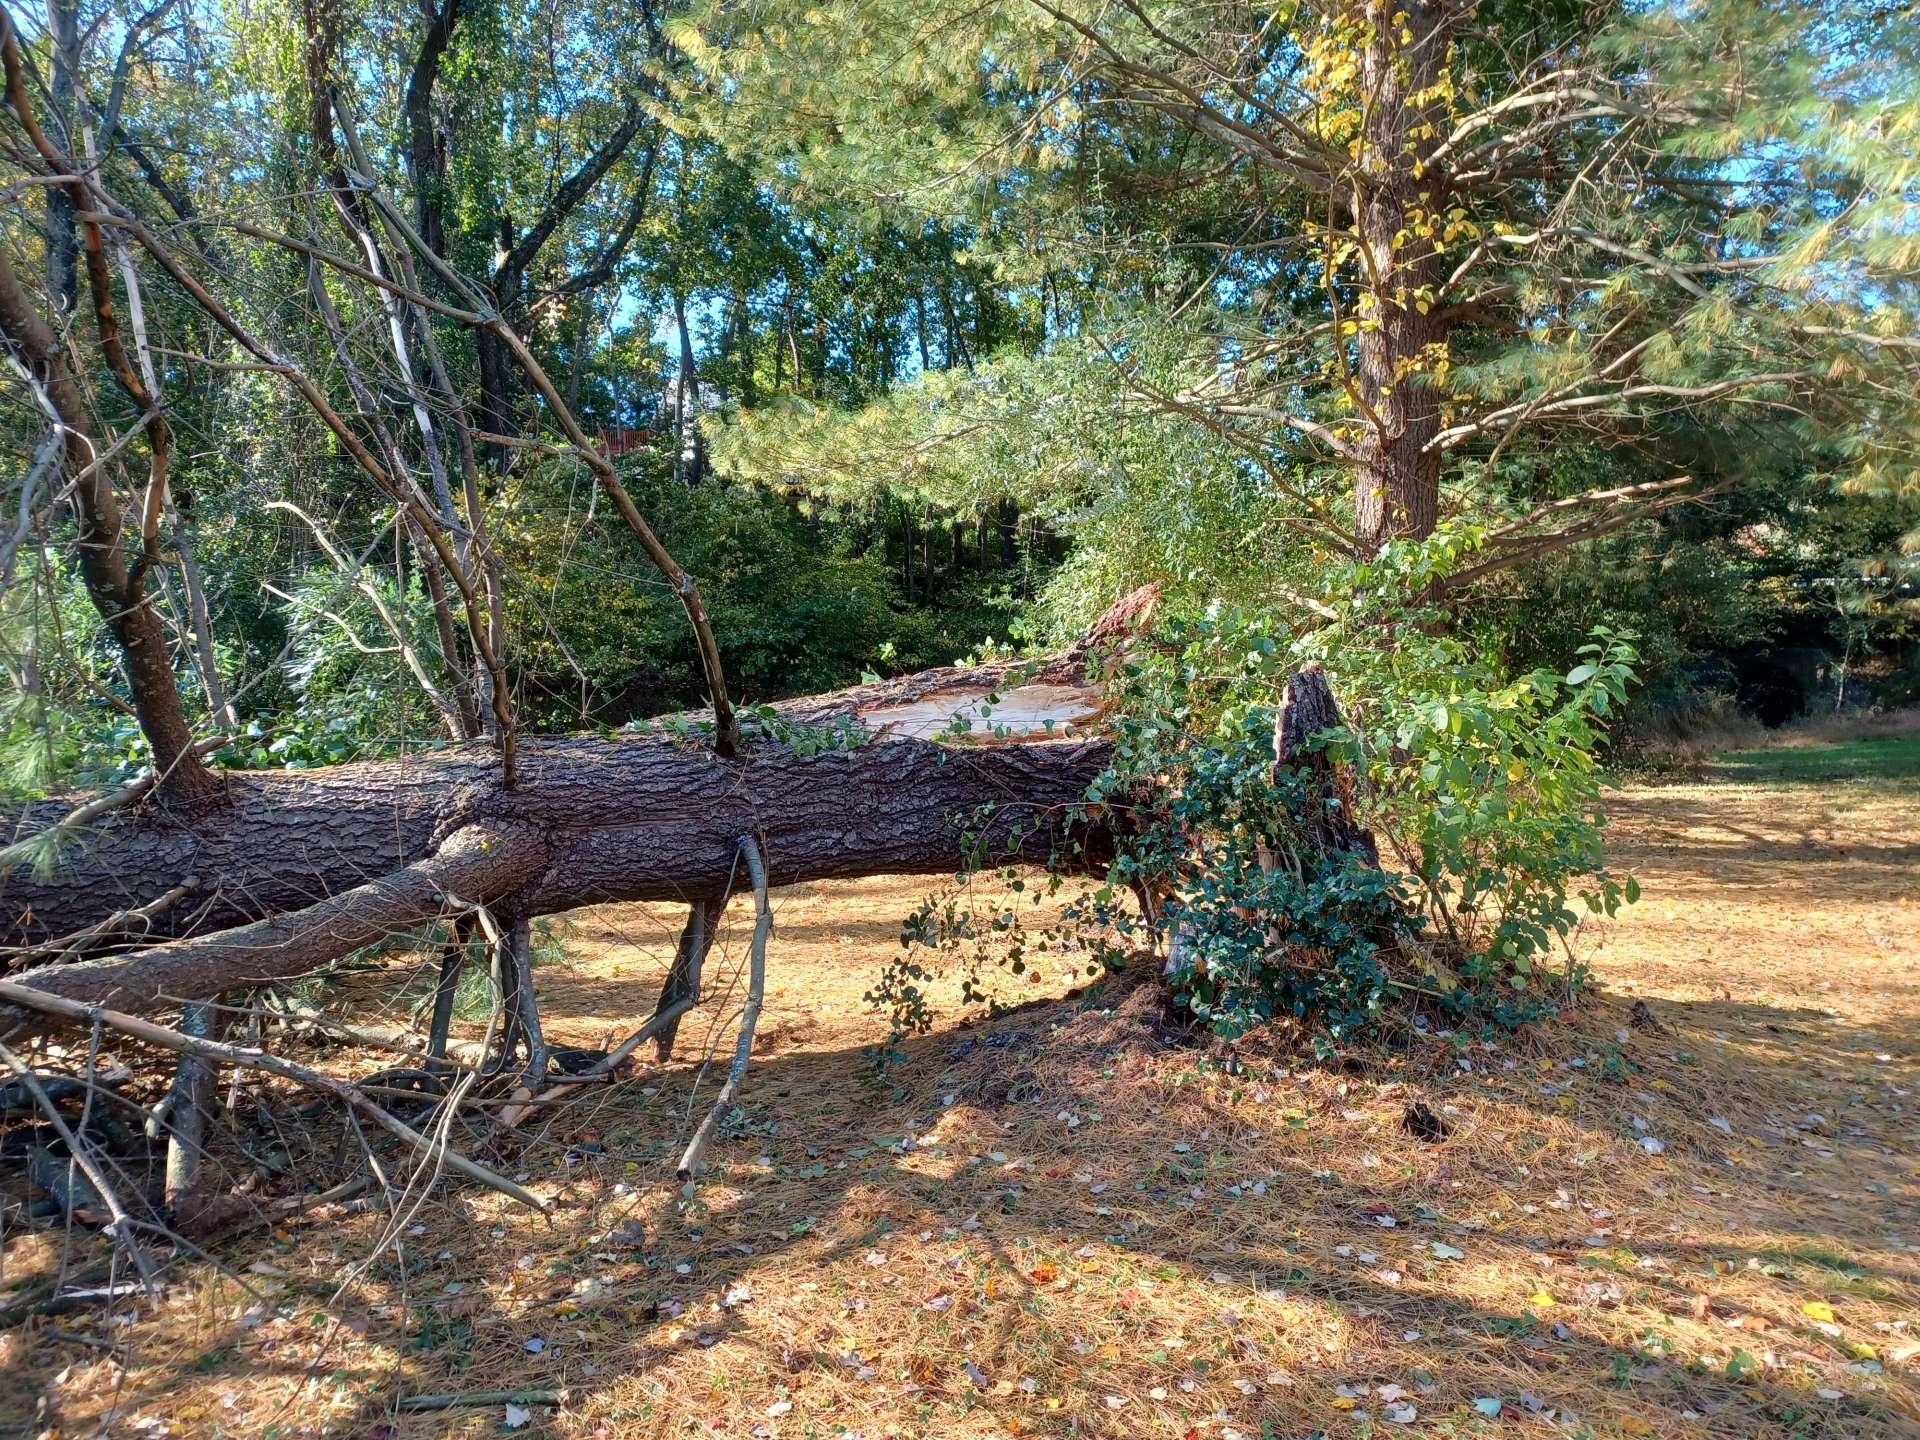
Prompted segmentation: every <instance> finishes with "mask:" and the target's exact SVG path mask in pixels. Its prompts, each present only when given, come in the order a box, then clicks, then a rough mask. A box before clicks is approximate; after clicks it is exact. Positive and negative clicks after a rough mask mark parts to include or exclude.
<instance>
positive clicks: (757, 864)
mask: <svg viewBox="0 0 1920 1440" xmlns="http://www.w3.org/2000/svg"><path fill="white" fill-rule="evenodd" d="M740 858H741V859H743V860H745V861H746V862H747V875H748V877H749V878H750V879H751V880H752V881H753V905H754V918H753V948H752V950H751V951H750V953H749V966H750V968H749V971H748V980H747V1008H746V1009H745V1010H744V1011H742V1012H741V1015H740V1034H739V1037H738V1038H737V1039H736V1040H735V1041H734V1046H733V1064H732V1066H731V1067H730V1068H729V1069H728V1071H727V1081H726V1084H724V1085H722V1086H721V1087H720V1093H719V1094H718V1095H716V1096H715V1097H714V1100H713V1108H712V1109H711V1110H709V1111H707V1118H706V1119H704V1120H702V1121H701V1122H700V1128H699V1129H697V1130H695V1131H694V1132H693V1139H692V1140H690V1141H689V1142H687V1149H686V1153H685V1154H684V1155H682V1156H681V1157H680V1166H679V1169H678V1170H677V1171H676V1174H677V1175H678V1176H679V1178H680V1179H682V1180H690V1179H692V1178H693V1175H694V1172H695V1171H696V1170H698V1169H700V1167H701V1165H702V1163H703V1162H704V1161H705V1159H706V1153H707V1146H708V1145H709V1144H711V1143H712V1141H713V1137H714V1133H715V1132H716V1131H718V1130H719V1128H720V1122H721V1121H722V1120H723V1119H725V1118H726V1115H727V1112H728V1111H729V1110H731V1109H732V1108H733V1100H734V1096H736V1095H738V1094H739V1093H740V1082H741V1080H742V1079H743V1078H745V1076H746V1073H747V1061H748V1060H749V1059H750V1058H752V1055H753V1030H754V1026H755V1025H756V1024H758V1023H759V1020H760V1006H761V1003H762V1002H763V1001H764V1000H765V999H766V994H767V936H768V934H769V933H770V932H771V931H772V929H773V907H772V906H771V905H770V904H769V903H768V901H767V867H766V866H765V865H764V864H763V863H762V862H761V859H760V847H759V846H758V845H756V844H755V843H754V840H753V837H752V836H751V835H742V836H741V837H740Z"/></svg>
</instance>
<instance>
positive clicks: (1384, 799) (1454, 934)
mask: <svg viewBox="0 0 1920 1440" xmlns="http://www.w3.org/2000/svg"><path fill="white" fill-rule="evenodd" d="M1476 543H1477V542H1476V537H1475V536H1474V535H1472V534H1471V533H1467V532H1458V531H1448V532H1443V533H1442V534H1440V535H1439V536H1436V537H1435V538H1433V539H1431V540H1428V541H1425V542H1421V543H1418V544H1412V543H1407V544H1398V545H1393V546H1389V547H1388V548H1387V549H1386V550H1385V551H1383V552H1382V554H1381V555H1380V556H1378V557H1377V558H1375V559H1374V560H1372V561H1370V562H1367V563H1364V564H1356V565H1353V566H1350V567H1348V568H1346V569H1344V570H1343V571H1341V572H1339V573H1337V574H1336V575H1335V576H1333V577H1332V578H1331V579H1330V580H1329V582H1328V584H1327V585H1326V586H1325V588H1324V590H1323V591H1322V593H1320V594H1319V595H1316V596H1313V597H1308V603H1306V604H1304V605H1297V606H1295V607H1293V609H1292V611H1291V612H1290V614H1288V615H1285V616H1283V615H1279V614H1273V613H1268V614H1249V613H1246V612H1243V611H1237V610H1225V609H1214V610H1210V611H1208V612H1206V613H1203V614H1200V615H1192V616H1184V617H1183V616H1173V617H1169V618H1166V619H1164V620H1163V622H1162V624H1161V628H1160V630H1159V631H1158V632H1157V633H1156V634H1155V635H1154V636H1152V637H1147V638H1144V639H1143V640H1142V641H1141V642H1140V643H1138V644H1136V645H1135V646H1134V647H1133V649H1132V651H1131V653H1130V654H1129V655H1128V656H1127V657H1126V658H1125V660H1124V661H1123V662H1122V663H1121V664H1120V666H1119V668H1118V672H1117V674H1116V675H1115V677H1114V679H1113V680H1112V682H1111V683H1110V692H1111V703H1112V710H1113V715H1114V724H1115V728H1116V739H1115V748H1114V755H1113V761H1112V764H1111V766H1110V768H1109V769H1108V771H1107V772H1106V773H1105V774H1104V775H1103V776H1101V777H1100V779H1099V780H1098V781H1097V782H1096V784H1095V785H1094V787H1093V789H1092V791H1091V793H1090V794H1089V797H1088V799H1089V803H1090V804H1092V805H1097V806H1102V807H1106V808H1108V809H1109V810H1111V811H1113V812H1114V813H1115V814H1116V816H1117V817H1118V818H1120V820H1121V822H1122V828H1123V830H1124V832H1125V838H1124V840H1123V845H1122V850H1121V853H1120V855H1119V856H1118V858H1117V859H1116V860H1115V861H1114V862H1113V864H1112V866H1111V868H1110V870H1109V873H1108V877H1107V881H1108V883H1107V884H1106V885H1105V886H1103V887H1101V888H1100V889H1098V890H1096V891H1094V892H1093V893H1092V894H1090V895H1089V896H1087V897H1085V898H1084V899H1083V900H1081V901H1078V902H1075V903H1074V904H1073V905H1071V906H1069V907H1068V916H1067V921H1066V925H1065V927H1064V928H1063V929H1061V928H1056V929H1050V930H1046V931H1044V932H1042V933H1041V934H1040V935H1039V936H1038V937H1037V939H1032V940H1029V939H1027V938H1024V937H1023V938H1020V939H1017V940H1016V939H1014V938H1011V937H1013V936H1015V935H1016V934H1017V933H1018V932H1020V929H1021V927H1020V923H1019V919H1018V916H1017V915H1016V914H1015V913H1014V912H1012V911H1011V910H1007V909H1006V908H1005V907H988V908H986V909H984V910H983V908H982V907H981V906H979V905H976V904H973V903H971V901H970V898H969V897H970V896H971V895H972V894H973V893H974V892H973V889H972V887H971V884H970V877H968V876H962V877H961V882H962V883H961V885H960V886H959V887H958V888H956V890H955V891H953V892H950V893H948V894H946V895H944V896H936V897H933V898H930V899H929V901H928V902H927V903H926V904H925V905H923V906H922V907H921V909H920V911H919V912H917V913H916V915H915V916H914V917H912V919H911V920H910V921H909V924H908V927H907V931H906V933H905V935H904V937H903V940H904V942H905V943H904V950H903V954H902V957H901V959H900V961H899V962H898V963H897V964H896V965H895V966H894V967H892V969H890V971H889V972H888V974H887V975H886V976H884V977H883V978H882V981H881V983H880V984H879V985H878V986H877V987H876V989H875V991H874V992H873V995H872V997H871V998H872V999H874V1000H875V1001H876V1002H877V1003H881V1004H883V1005H887V1006H889V1007H891V1009H892V1012H893V1015H894V1020H895V1027H896V1033H900V1032H903V1031H904V1030H907V1029H916V1028H922V1027H923V1026H924V1025H925V1024H926V1023H927V1020H928V1018H929V1017H928V1016H927V1014H926V1007H925V982H926V980H927V979H928V978H930V976H931V975H932V974H934V973H935V972H936V971H938V970H939V969H941V968H943V967H944V966H947V965H950V964H951V963H952V962H953V960H954V957H956V956H958V955H960V954H962V953H963V952H967V951H969V950H971V951H972V952H973V954H974V955H975V956H977V954H978V953H979V950H980V942H981V941H982V940H983V939H984V940H987V941H989V942H991V943H990V945H989V948H990V949H992V950H995V951H996V952H997V954H998V956H999V958H1000V959H1001V960H1002V961H1003V962H1005V960H1006V959H1007V957H1012V959H1013V960H1014V962H1015V964H1016V968H1017V965H1018V964H1019V963H1024V957H1025V953H1026V949H1027V947H1028V945H1029V944H1038V945H1039V946H1041V947H1042V948H1056V947H1058V946H1060V945H1062V944H1071V943H1075V941H1074V939H1073V936H1074V935H1075V934H1077V936H1078V943H1080V944H1082V945H1084V946H1086V948H1088V949H1089V951H1090V953H1092V954H1093V955H1094V956H1095V957H1096V959H1111V958H1114V957H1117V956H1118V955H1120V954H1123V953H1124V952H1125V951H1126V950H1127V949H1128V948H1129V947H1130V946H1135V945H1137V943H1138V939H1139V937H1140V935H1141V932H1142V929H1143V927H1144V929H1145V930H1146V931H1147V932H1148V934H1149V936H1150V938H1151V939H1153V940H1154V941H1155V942H1157V943H1159V944H1160V945H1162V946H1164V947H1165V948H1166V949H1167V951H1168V954H1169V956H1170V959H1169V963H1168V979H1169V981H1170V982H1171V984H1172V986H1173V989H1174V992H1175V995H1176V998H1177V999H1178V1000H1179V1001H1180V1003H1182V1004H1183V1005H1184V1006H1186V1007H1187V1008H1188V1009H1189V1010H1190V1011H1191V1012H1192V1013H1193V1014H1194V1015H1195V1016H1196V1017H1198V1018H1199V1019H1201V1020H1203V1021H1204V1022H1205V1023H1206V1024H1207V1025H1208V1026H1209V1027H1210V1028H1211V1029H1212V1030H1213V1031H1214V1032H1215V1033H1216V1034H1218V1035H1220V1036H1222V1037H1224V1038H1228V1039H1232V1038H1235V1037H1238V1036H1240V1035H1243V1034H1245V1033H1246V1032H1247V1031H1248V1030H1250V1029H1252V1028H1254V1027H1256V1026H1259V1025H1261V1024H1264V1023H1267V1022H1269V1021H1274V1020H1286V1021H1289V1022H1291V1023H1293V1024H1295V1025H1297V1026H1298V1027H1300V1028H1301V1029H1302V1030H1303V1031H1304V1032H1305V1033H1307V1034H1308V1035H1310V1036H1311V1037H1312V1039H1313V1040H1314V1042H1315V1043H1316V1044H1318V1045H1320V1046H1322V1047H1325V1046H1328V1045H1332V1044H1337V1043H1340V1042H1344V1041H1347V1040H1350V1039H1354V1038H1357V1037H1363V1036H1368V1035H1379V1034H1384V1033H1386V1032H1389V1031H1391V1030H1393V1029H1395V1028H1397V1027H1402V1026H1405V1025H1408V1024H1420V1025H1439V1026H1443V1027H1446V1026H1458V1025H1461V1024H1476V1025H1478V1024H1490V1025H1496V1026H1512V1025H1517V1024H1522V1023H1526V1022H1528V1021H1531V1020H1534V1019H1537V1018H1540V1017H1542V1016H1543V1015H1545V1014H1547V1013H1549V1012H1550V1011H1552V1010H1553V1009H1555V1008H1557V1007H1558V1006H1559V1005H1560V1004H1561V1003H1562V1002H1563V1001H1564V999H1565V998H1566V997H1567V995H1568V993H1569V992H1570V990H1572V989H1577V987H1578V985H1579V984H1580V981H1581V968H1580V966H1579V964H1578V961H1577V958H1576V957H1575V956H1574V955H1573V953H1572V950H1571V947H1570V945H1569V941H1570V940H1571V938H1572V936H1573V935H1574V932H1575V931H1576V929H1577V928H1578V926H1579V924H1580V923H1581V920H1582V919H1583V917H1584V916H1586V915H1588V914H1595V913H1601V914H1609V915H1610V914H1612V913H1614V912H1615V911H1616V910H1617V909H1618V908H1619V906H1620V905H1621V904H1622V903H1624V902H1629V901H1631V900H1633V899H1635V898H1637V895H1638V888H1637V886H1636V885H1635V883H1634V881H1633V880H1632V879H1631V878H1623V877H1620V876H1617V875H1615V874H1613V873H1612V872H1610V871H1609V870H1608V869H1607V868H1606V865H1605V856H1604V851H1603V847H1602V843H1601V835H1602V826H1603V824H1604V819H1605V815H1604V810H1603V807H1602V803H1601V802H1602V796H1603V791H1604V787H1605V785H1606V776H1605V772H1604V770H1603V768H1602V766H1601V764H1600V761H1599V758H1598V755H1599V751H1600V749H1601V746H1602V744H1603V741H1604V740H1605V737H1606V730H1607V727H1608V725H1609V724H1610V722H1611V721H1612V720H1613V718H1614V717H1615V716H1616V715H1617V714H1618V711H1619V709H1620V706H1621V703H1622V702H1623V700H1624V699H1625V697H1626V694H1627V691H1628V688H1629V686H1630V685H1631V684H1632V683H1633V679H1634V670H1633V666H1634V650H1633V645H1632V637H1631V636H1629V635H1626V634H1623V633H1619V632H1616V631H1613V630H1610V629H1606V628H1599V629H1596V630H1594V631H1593V632H1592V635H1591V638H1590V639H1589V641H1588V643H1587V644H1586V645H1585V646H1584V647H1582V649H1581V651H1580V663H1579V664H1577V665H1576V666H1575V667H1574V668H1573V669H1571V670H1570V671H1568V672H1566V673H1564V674H1562V673H1559V672H1557V671H1552V670H1544V669H1540V670H1532V671H1529V672H1527V673H1524V674H1519V675H1509V674H1504V673H1502V672H1501V670H1500V668H1499V667H1498V665H1497V663H1496V662H1495V661H1494V660H1493V659H1491V658H1490V657H1488V656H1486V655H1484V654H1482V653H1479V652H1477V651H1476V650H1475V649H1474V647H1473V646H1472V645H1471V643H1470V642H1468V641H1467V640H1464V639H1462V638H1460V637H1459V636H1457V635H1454V634H1450V633H1449V632H1448V631H1447V629H1446V628H1445V619H1446V617H1445V616H1444V615H1443V614H1441V613H1440V612H1439V610H1438V609H1437V607H1436V606H1434V605H1433V604H1432V603H1430V602H1429V601H1427V600H1425V599H1424V598H1423V597H1425V596H1427V595H1430V594H1432V593H1433V591H1434V582H1435V581H1436V580H1437V579H1439V578H1440V577H1442V576H1443V575H1444V574H1445V573H1447V571H1448V570H1450V569H1451V568H1453V567H1455V566H1457V565H1458V564H1459V563H1461V561H1462V560H1463V558H1464V557H1465V556H1467V555H1469V554H1471V553H1472V552H1473V550H1474V549H1475V547H1476ZM1303 614H1304V615H1305V616H1306V617H1307V618H1306V620H1304V621H1302V620H1301V619H1300V618H1299V617H1300V616H1301V615H1303ZM1308 663H1317V664H1319V665H1321V666H1322V667H1323V668H1324V669H1325V671H1326V673H1327V676H1328V678H1329V680H1330V682H1331V684H1332V686H1333V690H1334V693H1335V695H1336V696H1337V697H1338V699H1339V700H1340V702H1341V704H1342V706H1343V714H1342V724H1341V725H1340V726H1339V727H1338V728H1336V729H1332V730H1329V731H1326V732H1324V733H1322V734H1320V735H1318V736H1316V737H1314V738H1313V740H1312V742H1311V745H1312V748H1314V749H1316V750H1319V751H1322V752H1324V755H1325V757H1327V758H1330V759H1331V760H1332V761H1333V762H1334V765H1333V771H1332V773H1333V774H1334V775H1336V776H1337V777H1338V779H1337V782H1336V783H1335V784H1334V785H1333V787H1332V788H1331V789H1330V788H1329V785H1328V783H1327V781H1326V778H1325V771H1324V768H1323V766H1321V765H1318V764H1313V763H1299V764H1293V765H1289V766H1284V767H1276V766H1275V763H1274V749H1273V744H1274V742H1273V733H1274V720H1275V712H1276V709H1277V707H1278V705H1279V702H1280V698H1281V695H1282V692H1283V689H1284V686H1285V684H1286V681H1287V677H1288V676H1289V675H1291V674H1293V673H1294V672H1296V671H1297V670H1299V669H1300V668H1301V667H1302V666H1303V665H1306V664H1308ZM1336 804H1338V805H1344V806H1346V807H1347V808H1348V811H1349V813H1350V814H1351V816H1352V818H1353V819H1354V820H1357V821H1358V822H1359V823H1360V824H1362V825H1364V826H1366V827H1367V828H1368V829H1369V830H1370V831H1371V832H1372V834H1373V836H1374V837H1375V839H1376V841H1377V843H1378V847H1379V851H1380V859H1381V864H1380V866H1379V867H1378V868H1376V867H1374V866H1373V865H1371V864H1369V863H1367V862H1366V861H1365V860H1363V859H1362V858H1361V857H1360V856H1359V855H1358V854H1356V853H1353V852H1352V851H1351V850H1348V849H1342V848H1339V847H1338V846H1334V845H1330V844H1329V843H1328V842H1327V841H1326V840H1323V839H1316V838H1315V837H1316V835H1324V834H1326V833H1327V827H1326V826H1325V825H1322V824H1319V823H1317V822H1318V821H1319V820H1321V819H1322V817H1321V816H1320V815H1319V814H1318V811H1319V809H1320V808H1322V807H1326V806H1329V805H1336ZM1008 875H1009V877H1011V876H1012V875H1013V872H1011V871H1009V872H1008ZM1056 884H1057V882H1056ZM1129 892H1132V893H1135V894H1139V893H1144V894H1146V895H1148V896H1150V897H1154V899H1153V902H1152V907H1151V908H1152V911H1153V913H1151V914H1149V915H1147V916H1146V917H1145V918H1144V919H1143V918H1142V916H1141V914H1140V912H1139V910H1138V909H1136V908H1135V906H1134V905H1133V904H1131V903H1129V901H1128V900H1127V898H1126V897H1127V896H1128V895H1129ZM1089 936H1099V937H1105V938H1100V939H1095V940H1089V939H1088V938H1087V937H1089ZM966 963H967V964H968V965H969V967H970V968H969V971H968V975H967V987H966V988H967V996H968V998H974V997H975V996H977V995H979V994H980V993H982V992H981V990H980V987H979V983H978V980H977V978H976V976H977V973H978V970H979V963H980V962H979V961H978V959H977V958H972V959H968V960H967V961H966Z"/></svg>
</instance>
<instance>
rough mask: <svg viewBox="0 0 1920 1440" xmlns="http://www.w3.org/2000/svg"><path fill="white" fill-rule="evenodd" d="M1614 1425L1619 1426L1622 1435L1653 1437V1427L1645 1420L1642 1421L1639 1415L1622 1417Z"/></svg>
mask: <svg viewBox="0 0 1920 1440" xmlns="http://www.w3.org/2000/svg"><path fill="white" fill-rule="evenodd" d="M1614 1423H1615V1424H1616V1425H1618V1426H1619V1428H1620V1433H1621V1434H1622V1435H1651V1434H1652V1433H1653V1426H1651V1425H1649V1424H1648V1423H1647V1422H1646V1421H1645V1420H1642V1419H1641V1418H1640V1417H1639V1416H1638V1415H1622V1416H1621V1417H1620V1418H1619V1419H1618V1420H1617V1421H1615V1422H1614Z"/></svg>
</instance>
